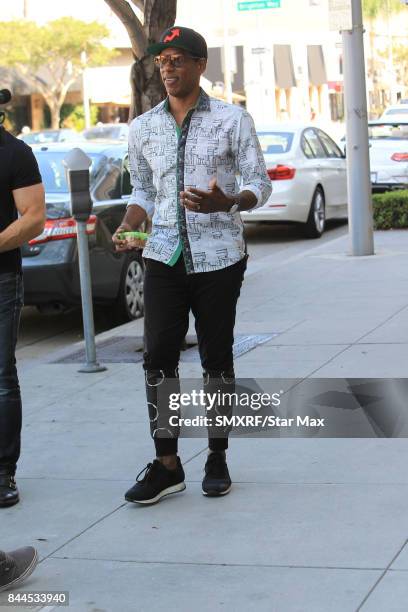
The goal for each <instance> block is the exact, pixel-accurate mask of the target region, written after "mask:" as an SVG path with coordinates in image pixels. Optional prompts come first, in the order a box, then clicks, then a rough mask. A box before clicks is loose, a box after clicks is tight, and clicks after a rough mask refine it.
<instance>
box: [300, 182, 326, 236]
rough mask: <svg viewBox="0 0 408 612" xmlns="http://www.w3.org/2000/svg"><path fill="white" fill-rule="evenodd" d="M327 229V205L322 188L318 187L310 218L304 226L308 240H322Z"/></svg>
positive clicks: (313, 199) (311, 206)
mask: <svg viewBox="0 0 408 612" xmlns="http://www.w3.org/2000/svg"><path fill="white" fill-rule="evenodd" d="M325 227H326V205H325V201H324V193H323V189H322V188H321V187H316V190H315V192H314V194H313V198H312V203H311V205H310V211H309V216H308V218H307V221H306V223H305V224H304V234H305V236H306V238H320V236H321V235H322V234H323V232H324V229H325Z"/></svg>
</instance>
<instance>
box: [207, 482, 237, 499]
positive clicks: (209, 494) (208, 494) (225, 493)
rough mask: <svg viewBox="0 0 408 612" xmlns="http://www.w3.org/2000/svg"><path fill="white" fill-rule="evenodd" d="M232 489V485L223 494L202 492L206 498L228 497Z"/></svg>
mask: <svg viewBox="0 0 408 612" xmlns="http://www.w3.org/2000/svg"><path fill="white" fill-rule="evenodd" d="M231 489H232V484H230V486H229V487H228V489H226V490H225V491H222V492H216V491H204V489H201V490H202V493H203V495H205V496H206V497H220V496H221V495H227V493H229V492H230V491H231Z"/></svg>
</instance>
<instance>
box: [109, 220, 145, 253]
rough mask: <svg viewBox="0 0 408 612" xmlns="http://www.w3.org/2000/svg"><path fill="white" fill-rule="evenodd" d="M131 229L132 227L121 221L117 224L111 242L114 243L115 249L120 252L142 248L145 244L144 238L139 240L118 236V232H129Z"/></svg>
mask: <svg viewBox="0 0 408 612" xmlns="http://www.w3.org/2000/svg"><path fill="white" fill-rule="evenodd" d="M131 231H132V228H131V227H130V225H128V224H127V223H122V225H119V227H118V228H117V229H116V231H115V233H114V234H113V236H112V242H113V244H114V245H115V250H116V251H119V252H122V251H134V250H138V249H144V247H145V245H146V241H145V240H139V239H136V238H132V239H130V240H129V239H126V240H123V239H121V238H118V234H122V233H123V232H131Z"/></svg>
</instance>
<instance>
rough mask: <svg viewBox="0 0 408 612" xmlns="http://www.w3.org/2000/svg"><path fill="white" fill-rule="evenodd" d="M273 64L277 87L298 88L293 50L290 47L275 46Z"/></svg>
mask: <svg viewBox="0 0 408 612" xmlns="http://www.w3.org/2000/svg"><path fill="white" fill-rule="evenodd" d="M273 64H274V67H275V83H276V87H278V88H279V89H289V87H296V79H295V71H294V68H293V59H292V49H291V47H290V45H273Z"/></svg>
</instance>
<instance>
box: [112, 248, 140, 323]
mask: <svg viewBox="0 0 408 612" xmlns="http://www.w3.org/2000/svg"><path fill="white" fill-rule="evenodd" d="M143 281H144V263H143V258H142V256H141V254H139V253H132V254H131V255H128V256H127V258H126V261H125V263H124V265H123V271H122V278H121V281H120V286H119V292H118V296H117V298H116V303H115V308H114V314H115V321H116V323H127V322H129V321H133V320H134V319H139V318H140V317H142V316H143V313H144V303H143Z"/></svg>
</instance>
